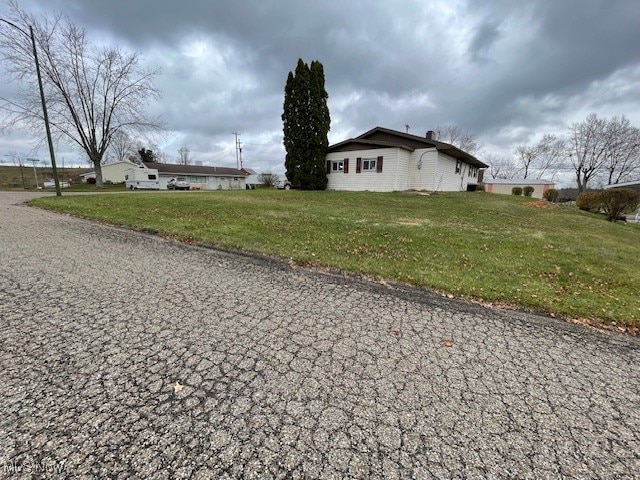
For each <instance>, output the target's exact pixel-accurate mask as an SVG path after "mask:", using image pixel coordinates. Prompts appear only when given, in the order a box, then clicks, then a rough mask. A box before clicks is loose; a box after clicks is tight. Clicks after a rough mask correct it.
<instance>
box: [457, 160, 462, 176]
mask: <svg viewBox="0 0 640 480" xmlns="http://www.w3.org/2000/svg"><path fill="white" fill-rule="evenodd" d="M461 170H462V161H461V160H456V173H460V171H461Z"/></svg>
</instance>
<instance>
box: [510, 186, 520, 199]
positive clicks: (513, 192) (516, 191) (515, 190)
mask: <svg viewBox="0 0 640 480" xmlns="http://www.w3.org/2000/svg"><path fill="white" fill-rule="evenodd" d="M511 195H517V196H518V197H519V196H520V195H522V187H513V188H512V189H511Z"/></svg>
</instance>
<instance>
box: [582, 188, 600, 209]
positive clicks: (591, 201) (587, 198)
mask: <svg viewBox="0 0 640 480" xmlns="http://www.w3.org/2000/svg"><path fill="white" fill-rule="evenodd" d="M601 204H602V192H600V191H594V192H582V193H581V194H580V195H578V198H576V205H577V206H578V208H579V209H580V210H584V211H586V212H593V213H597V212H599V211H600V205H601Z"/></svg>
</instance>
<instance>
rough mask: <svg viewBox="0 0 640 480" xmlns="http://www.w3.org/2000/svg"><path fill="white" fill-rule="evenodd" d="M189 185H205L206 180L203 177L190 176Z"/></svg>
mask: <svg viewBox="0 0 640 480" xmlns="http://www.w3.org/2000/svg"><path fill="white" fill-rule="evenodd" d="M188 179H189V183H204V182H205V180H204V178H203V177H196V176H189V177H188Z"/></svg>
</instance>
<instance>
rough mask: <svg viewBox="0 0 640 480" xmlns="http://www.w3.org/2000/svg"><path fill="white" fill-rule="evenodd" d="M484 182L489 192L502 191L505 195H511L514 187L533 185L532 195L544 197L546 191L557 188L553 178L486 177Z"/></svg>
mask: <svg viewBox="0 0 640 480" xmlns="http://www.w3.org/2000/svg"><path fill="white" fill-rule="evenodd" d="M483 183H484V188H485V190H486V191H487V192H490V193H502V194H505V195H511V189H513V187H521V188H524V187H526V186H531V187H533V193H532V194H531V196H532V197H534V198H543V195H544V192H546V191H547V190H549V189H551V188H556V184H555V183H554V182H553V181H552V180H542V179H534V178H523V179H520V178H518V179H516V178H510V179H503V178H485V179H483Z"/></svg>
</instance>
